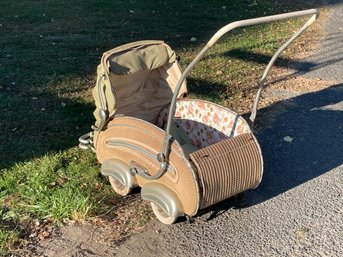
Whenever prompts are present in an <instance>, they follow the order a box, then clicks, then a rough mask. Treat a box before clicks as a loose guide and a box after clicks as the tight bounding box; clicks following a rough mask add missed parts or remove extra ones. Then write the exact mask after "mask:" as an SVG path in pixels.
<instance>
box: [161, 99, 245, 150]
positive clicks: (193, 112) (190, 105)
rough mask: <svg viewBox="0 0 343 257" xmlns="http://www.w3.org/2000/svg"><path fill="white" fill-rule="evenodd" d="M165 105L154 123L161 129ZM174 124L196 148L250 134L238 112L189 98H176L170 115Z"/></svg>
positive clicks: (166, 114) (167, 108)
mask: <svg viewBox="0 0 343 257" xmlns="http://www.w3.org/2000/svg"><path fill="white" fill-rule="evenodd" d="M168 111H169V106H168V107H166V108H164V109H163V110H162V111H161V113H160V115H159V117H158V119H157V124H156V125H157V126H159V127H161V128H164V127H165V125H166V122H167V118H168ZM174 122H175V126H176V127H177V128H178V129H181V130H182V134H183V135H186V136H187V137H188V139H189V140H190V141H191V142H192V143H193V144H194V145H195V146H196V147H198V148H199V149H200V148H203V147H206V146H209V145H211V144H214V143H217V142H220V141H222V140H224V139H227V138H229V137H234V136H237V135H241V134H243V133H250V132H251V130H250V127H249V125H248V123H247V122H246V121H245V120H244V119H243V118H242V117H241V116H239V115H238V114H236V113H234V112H233V111H230V110H229V109H227V108H225V107H222V106H220V105H217V104H214V103H211V102H207V101H203V100H193V99H183V100H178V101H177V103H176V111H175V117H174Z"/></svg>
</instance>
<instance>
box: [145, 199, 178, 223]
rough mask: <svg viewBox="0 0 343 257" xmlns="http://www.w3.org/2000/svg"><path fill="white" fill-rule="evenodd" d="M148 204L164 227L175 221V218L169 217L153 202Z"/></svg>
mask: <svg viewBox="0 0 343 257" xmlns="http://www.w3.org/2000/svg"><path fill="white" fill-rule="evenodd" d="M150 204H151V208H152V211H153V212H154V214H155V216H156V217H157V219H158V220H159V221H161V222H162V223H164V224H166V225H170V224H173V223H174V222H175V221H176V219H177V217H174V216H169V215H168V214H167V213H166V212H165V211H164V210H163V209H162V208H161V207H160V206H158V205H157V204H155V203H153V202H150Z"/></svg>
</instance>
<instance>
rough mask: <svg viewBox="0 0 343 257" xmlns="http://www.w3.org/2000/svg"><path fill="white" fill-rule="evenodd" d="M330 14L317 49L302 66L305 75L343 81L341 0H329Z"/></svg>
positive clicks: (342, 16) (342, 9) (342, 6)
mask: <svg viewBox="0 0 343 257" xmlns="http://www.w3.org/2000/svg"><path fill="white" fill-rule="evenodd" d="M328 4H329V5H330V9H331V15H330V18H329V21H328V23H327V26H326V28H325V32H326V33H325V35H324V38H323V42H322V44H321V47H320V49H319V51H318V52H317V53H316V54H314V55H313V56H312V57H311V58H309V60H308V62H307V64H306V65H304V66H303V67H302V69H303V70H304V72H306V76H310V77H319V78H322V79H326V80H331V79H335V80H338V81H341V82H342V81H343V75H342V70H343V51H342V49H343V1H342V0H329V1H328Z"/></svg>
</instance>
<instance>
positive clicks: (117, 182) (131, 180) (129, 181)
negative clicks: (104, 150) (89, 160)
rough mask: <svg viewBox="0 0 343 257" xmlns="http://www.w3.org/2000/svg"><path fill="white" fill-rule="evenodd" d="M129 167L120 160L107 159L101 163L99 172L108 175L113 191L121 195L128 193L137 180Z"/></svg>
mask: <svg viewBox="0 0 343 257" xmlns="http://www.w3.org/2000/svg"><path fill="white" fill-rule="evenodd" d="M129 170H130V167H129V166H128V165H127V164H126V163H124V162H123V161H121V160H118V159H107V160H106V161H104V162H103V164H102V165H101V174H102V175H104V176H106V177H108V179H109V181H110V183H111V186H112V188H113V189H114V191H115V192H116V193H117V194H119V195H122V196H126V195H128V194H129V193H130V192H131V190H132V188H134V187H136V186H137V181H136V178H135V177H134V176H132V175H131V173H130V171H129Z"/></svg>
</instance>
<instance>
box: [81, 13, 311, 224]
mask: <svg viewBox="0 0 343 257" xmlns="http://www.w3.org/2000/svg"><path fill="white" fill-rule="evenodd" d="M316 14H317V12H316V10H309V11H303V12H295V13H290V14H287V15H285V14H283V15H275V16H269V17H264V18H259V19H251V20H246V21H241V23H242V25H241V26H247V25H253V24H259V23H263V22H268V21H273V20H279V19H286V18H290V17H299V16H304V15H312V17H311V19H310V20H309V21H308V22H307V23H306V24H305V25H304V27H303V28H302V31H304V30H305V29H306V28H307V27H308V26H309V25H310V24H311V23H312V22H313V21H314V20H315V17H316ZM261 19H262V20H261ZM256 20H257V21H256ZM238 25H240V23H239V24H238ZM238 25H237V24H236V25H235V26H232V24H229V25H227V26H225V27H224V28H222V29H221V30H219V31H218V32H217V33H216V34H215V35H214V36H213V37H212V38H211V40H210V41H209V43H208V44H207V45H206V46H205V47H204V49H203V50H202V51H201V52H200V53H199V55H198V56H197V57H196V58H195V59H194V60H193V62H192V63H191V64H190V65H189V66H188V67H187V68H186V70H185V72H184V73H181V71H180V69H179V66H178V63H177V60H176V58H175V53H174V51H172V50H171V49H170V47H169V46H168V45H166V44H165V43H164V42H162V41H140V42H135V43H131V44H127V45H123V46H121V47H118V48H115V49H113V50H111V51H108V52H106V53H104V55H103V57H102V61H101V64H100V65H99V66H98V80H97V85H96V87H95V88H94V90H93V96H94V99H95V101H96V105H97V109H96V110H95V112H94V115H95V117H96V119H97V121H96V123H95V125H94V126H93V129H94V131H93V132H91V133H89V134H86V135H85V136H82V137H81V138H80V146H81V147H82V148H87V146H88V145H91V148H92V149H93V150H94V151H95V152H96V155H97V158H98V160H99V162H100V163H101V164H102V166H101V173H102V174H103V175H105V176H108V177H109V180H110V183H111V185H112V187H113V188H114V190H115V191H116V192H117V193H118V194H121V195H127V194H129V193H130V192H131V190H132V189H133V188H135V187H137V186H139V187H141V188H142V189H141V196H142V198H143V199H144V200H147V201H149V202H151V205H152V208H153V211H154V213H155V215H156V216H157V218H158V219H159V220H160V221H161V222H163V223H165V224H171V223H173V222H174V221H175V220H176V219H177V218H178V217H180V216H184V215H187V216H194V215H196V214H197V213H198V211H199V210H200V209H203V208H206V207H209V206H211V205H213V204H215V203H218V202H220V201H223V200H225V199H227V198H229V197H231V196H234V195H236V194H238V193H241V192H243V191H245V190H247V189H252V188H255V187H257V186H258V185H259V183H260V181H261V179H262V174H263V158H262V153H261V149H260V146H259V144H258V142H257V140H256V138H255V136H254V135H253V133H252V129H251V125H252V124H253V122H254V119H255V115H256V108H257V104H258V100H259V97H260V93H261V90H262V88H263V83H264V80H265V77H266V76H267V74H268V72H269V70H270V68H271V66H272V64H273V63H274V62H275V59H276V58H277V57H278V55H279V54H280V53H281V52H282V51H283V49H284V48H286V47H287V46H288V45H289V44H290V43H291V42H292V41H293V40H294V39H295V38H296V37H297V36H298V35H295V36H293V37H292V38H291V39H290V40H289V41H287V42H286V43H285V44H284V45H283V46H282V47H281V48H280V49H279V51H278V52H277V53H276V55H275V56H274V57H275V58H274V57H273V58H272V60H271V63H270V64H269V65H268V67H267V69H266V72H265V73H264V75H263V77H262V79H261V81H260V83H259V91H258V93H257V97H256V99H255V103H254V106H253V110H252V115H251V117H250V122H247V121H246V120H245V119H243V118H242V117H241V116H240V115H238V114H236V113H235V112H233V111H231V110H229V109H227V108H225V107H222V106H220V105H217V104H214V103H211V102H207V101H204V100H198V99H187V98H185V97H184V96H185V94H186V93H187V87H186V81H185V78H186V76H187V74H188V72H189V71H190V70H191V68H192V67H193V66H194V65H195V64H196V63H197V62H198V61H199V60H200V59H201V57H202V56H203V55H204V54H205V52H206V51H207V50H208V49H209V48H210V47H211V46H212V45H213V44H214V43H215V42H216V41H217V40H218V39H219V38H220V37H221V36H222V35H224V34H225V33H226V32H228V31H229V30H231V29H233V28H235V27H239V26H238ZM302 31H300V33H299V32H297V33H298V34H299V35H300V34H301V33H302ZM297 33H296V34H297Z"/></svg>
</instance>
